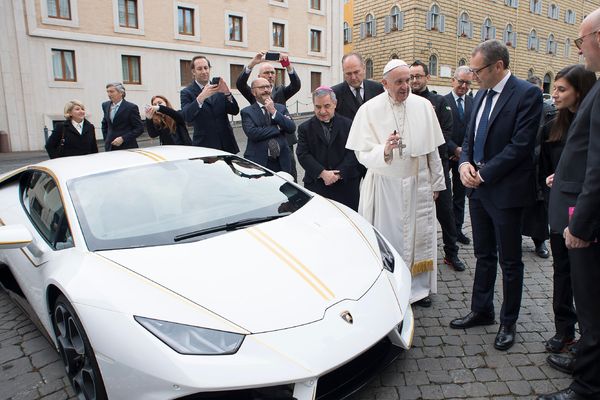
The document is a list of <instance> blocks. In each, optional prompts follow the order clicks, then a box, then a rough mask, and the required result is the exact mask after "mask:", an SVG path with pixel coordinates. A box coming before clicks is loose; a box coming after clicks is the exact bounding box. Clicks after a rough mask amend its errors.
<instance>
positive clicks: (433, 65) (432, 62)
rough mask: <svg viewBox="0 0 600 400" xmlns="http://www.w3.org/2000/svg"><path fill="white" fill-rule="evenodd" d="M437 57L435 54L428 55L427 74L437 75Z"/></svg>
mask: <svg viewBox="0 0 600 400" xmlns="http://www.w3.org/2000/svg"><path fill="white" fill-rule="evenodd" d="M437 64H438V59H437V56H436V55H435V54H432V55H430V56H429V74H430V75H431V76H437V74H438V73H437V67H438V65H437Z"/></svg>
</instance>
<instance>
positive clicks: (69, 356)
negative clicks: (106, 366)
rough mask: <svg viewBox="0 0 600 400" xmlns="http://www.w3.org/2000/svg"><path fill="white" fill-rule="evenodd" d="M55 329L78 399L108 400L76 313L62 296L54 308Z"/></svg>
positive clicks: (66, 368)
mask: <svg viewBox="0 0 600 400" xmlns="http://www.w3.org/2000/svg"><path fill="white" fill-rule="evenodd" d="M52 326H53V328H54V334H55V335H56V341H57V342H58V351H59V353H60V356H61V357H62V360H63V364H64V365H65V371H66V373H67V376H68V377H69V380H70V381H71V385H72V386H73V390H75V394H76V396H77V399H78V400H106V399H107V398H108V397H107V395H106V390H105V389H104V383H103V382H102V376H101V375H100V368H98V363H97V362H96V357H95V356H94V351H93V349H92V346H91V345H90V341H89V340H88V337H87V335H86V334H85V331H84V330H83V327H82V325H81V322H80V321H79V318H78V317H77V314H76V313H75V309H74V308H73V306H72V305H71V303H69V301H68V300H67V299H66V297H65V296H63V295H62V294H61V295H60V296H58V298H57V299H56V302H55V303H54V307H53V309H52Z"/></svg>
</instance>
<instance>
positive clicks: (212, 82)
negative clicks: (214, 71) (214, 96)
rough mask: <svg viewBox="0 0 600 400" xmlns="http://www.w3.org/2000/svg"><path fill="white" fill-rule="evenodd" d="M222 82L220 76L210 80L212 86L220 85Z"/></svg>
mask: <svg viewBox="0 0 600 400" xmlns="http://www.w3.org/2000/svg"><path fill="white" fill-rule="evenodd" d="M220 81H221V77H220V76H215V77H213V78H212V79H211V80H210V84H211V85H218V84H219V82H220Z"/></svg>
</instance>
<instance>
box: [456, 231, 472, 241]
mask: <svg viewBox="0 0 600 400" xmlns="http://www.w3.org/2000/svg"><path fill="white" fill-rule="evenodd" d="M456 241H457V242H458V243H462V244H470V243H471V239H469V238H468V237H466V236H465V234H464V233H462V231H461V230H459V231H458V233H457V234H456Z"/></svg>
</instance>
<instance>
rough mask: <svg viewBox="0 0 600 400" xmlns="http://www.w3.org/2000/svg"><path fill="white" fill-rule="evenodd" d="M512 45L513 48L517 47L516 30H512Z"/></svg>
mask: <svg viewBox="0 0 600 400" xmlns="http://www.w3.org/2000/svg"><path fill="white" fill-rule="evenodd" d="M512 44H513V45H512V47H514V48H515V49H516V48H517V32H516V31H515V32H513V41H512Z"/></svg>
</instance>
